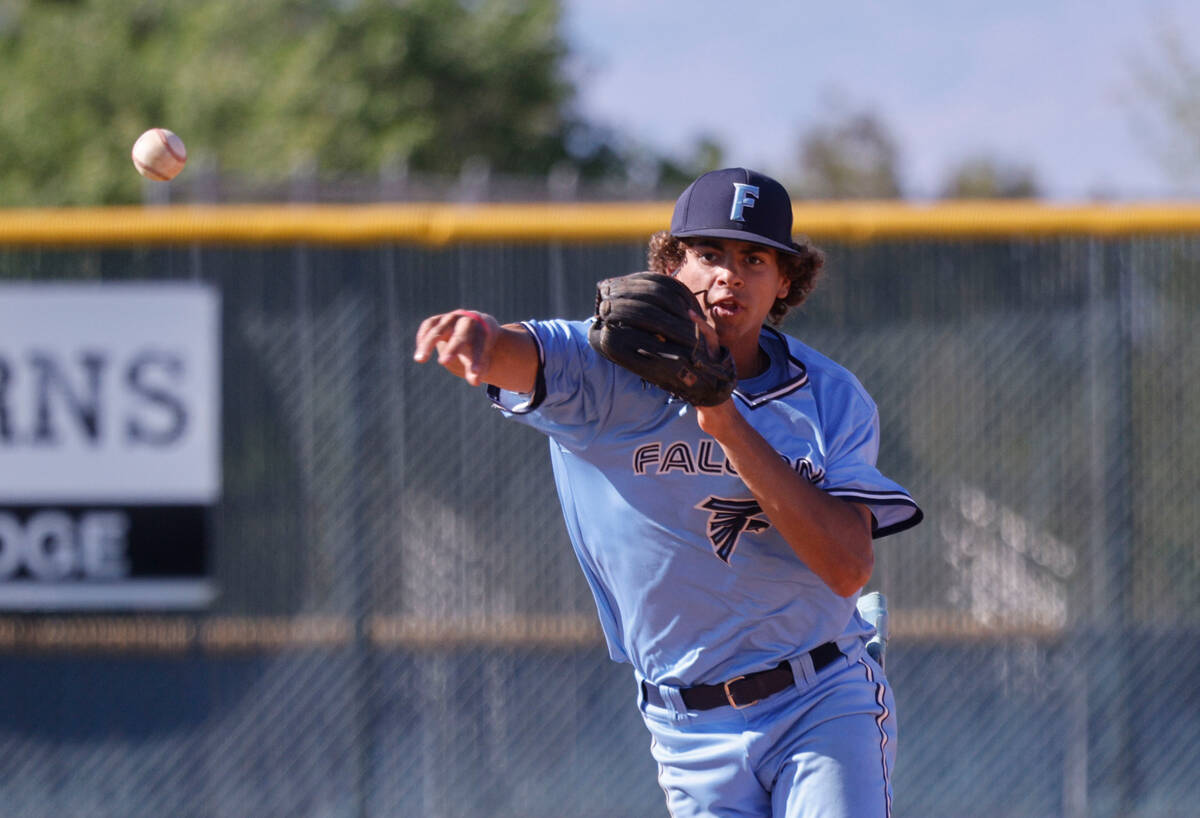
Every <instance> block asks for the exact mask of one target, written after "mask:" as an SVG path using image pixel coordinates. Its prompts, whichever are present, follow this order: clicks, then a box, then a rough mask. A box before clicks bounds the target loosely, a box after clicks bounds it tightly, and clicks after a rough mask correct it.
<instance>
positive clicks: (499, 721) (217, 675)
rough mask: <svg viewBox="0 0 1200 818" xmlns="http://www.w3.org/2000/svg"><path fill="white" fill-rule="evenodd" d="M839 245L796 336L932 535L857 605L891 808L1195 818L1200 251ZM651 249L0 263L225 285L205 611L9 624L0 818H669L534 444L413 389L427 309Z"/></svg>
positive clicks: (386, 248) (1068, 239) (30, 255)
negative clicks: (868, 402)
mask: <svg viewBox="0 0 1200 818" xmlns="http://www.w3.org/2000/svg"><path fill="white" fill-rule="evenodd" d="M820 243H821V244H822V246H823V247H824V248H825V249H826V251H827V254H828V257H829V264H828V274H827V276H826V278H825V279H824V280H823V281H822V283H821V285H820V286H819V288H818V290H817V292H816V293H815V294H814V296H813V297H812V299H811V300H810V302H809V303H808V304H806V305H805V306H804V307H803V308H802V309H801V310H799V311H797V312H796V313H794V314H793V315H792V316H790V317H789V319H788V321H787V323H786V325H785V327H784V329H785V330H786V331H789V332H792V333H794V334H797V335H798V336H800V337H801V338H803V339H804V340H805V341H806V342H808V343H810V344H811V345H813V346H815V347H816V348H818V349H820V350H822V351H823V352H825V353H827V354H829V355H830V356H831V357H833V358H834V359H836V360H839V361H840V362H842V363H844V364H846V365H847V366H848V367H849V368H850V369H851V370H852V371H854V372H855V373H856V374H858V376H859V377H860V379H861V380H862V381H863V383H864V385H865V386H866V387H867V389H868V390H869V391H870V392H871V393H872V395H873V396H874V397H875V399H876V400H877V402H878V404H879V406H880V410H881V420H882V432H883V449H882V453H881V457H880V465H881V467H882V469H883V470H884V471H885V473H887V474H889V475H891V476H893V477H895V478H896V479H897V480H898V481H899V482H900V483H901V484H902V485H904V486H906V487H908V488H909V489H910V490H911V491H912V493H913V495H914V497H916V499H917V500H918V502H919V503H921V505H922V507H923V508H924V509H925V511H926V514H927V519H926V521H925V522H924V523H923V524H922V525H921V526H919V527H917V528H915V529H913V530H911V531H908V532H905V533H902V534H899V535H896V536H894V537H891V538H888V539H886V540H883V541H881V542H880V543H879V545H878V551H877V554H878V558H877V567H876V574H875V577H874V578H873V580H872V582H871V585H870V587H871V588H873V589H878V590H882V591H884V592H885V593H886V594H887V596H888V599H889V603H890V605H889V607H890V610H891V619H892V631H893V637H892V641H891V643H890V647H889V657H888V662H889V668H888V669H889V676H890V677H891V679H892V681H893V684H894V687H895V690H896V700H897V706H898V711H899V723H900V735H901V740H900V746H899V756H898V764H897V769H896V776H895V789H896V797H895V814H896V815H898V816H911V817H912V818H938V817H939V816H945V817H946V818H951V817H952V816H963V815H971V816H975V817H976V818H982V817H983V816H995V817H996V818H1000V817H1001V816H1006V817H1007V816H1012V817H1013V818H1016V817H1017V816H1022V817H1024V816H1028V817H1029V818H1034V817H1035V816H1037V817H1040V816H1067V817H1069V818H1080V817H1081V816H1130V817H1132V816H1137V817H1138V818H1151V817H1153V818H1165V816H1183V815H1190V814H1194V811H1195V807H1194V804H1195V803H1196V801H1197V800H1198V799H1200V785H1198V784H1197V780H1198V779H1200V775H1198V773H1200V762H1198V761H1197V758H1196V754H1195V752H1194V750H1193V749H1192V748H1193V744H1192V739H1193V737H1194V736H1195V735H1196V734H1198V733H1200V693H1198V692H1197V688H1196V685H1195V682H1194V679H1195V677H1196V671H1197V670H1200V549H1197V545H1196V535H1195V532H1196V530H1197V527H1198V525H1197V524H1198V523H1200V520H1198V519H1197V514H1198V513H1197V510H1196V503H1195V500H1194V498H1195V496H1196V495H1197V493H1198V491H1200V466H1197V463H1200V431H1198V430H1197V423H1196V407H1197V406H1198V405H1200V400H1198V399H1200V369H1198V368H1197V366H1196V363H1195V362H1196V361H1197V360H1198V359H1200V340H1197V334H1196V333H1195V327H1196V325H1197V318H1198V317H1200V261H1198V259H1200V236H1198V235H1190V234H1189V235H1154V236H1140V237H1138V236H1126V237H1122V236H1111V237H1105V238H1099V237H1089V236H1081V235H1067V236H1046V237H1040V238H1031V237H1022V236H1021V235H1019V234H1018V235H1014V236H1013V237H1011V238H991V239H986V240H982V239H979V240H962V239H952V238H936V237H935V238H922V239H919V240H918V239H903V238H896V239H887V240H876V241H871V242H861V243H860V242H831V241H824V242H820ZM643 256H644V249H643V244H642V242H640V241H636V240H629V241H616V242H600V243H594V242H588V243H576V242H570V241H560V240H545V241H540V242H534V243H530V242H521V243H505V242H477V243H464V244H451V245H448V246H444V247H440V248H435V247H422V246H414V245H409V244H403V243H389V242H380V243H377V244H371V245H362V246H345V247H331V246H324V245H312V244H305V243H303V242H296V243H291V244H280V245H271V246H257V245H252V244H239V245H229V246H223V245H220V244H209V243H204V244H192V245H189V244H179V245H175V244H170V243H167V244H159V245H150V246H144V247H127V248H120V247H117V248H110V249H103V248H89V247H86V246H84V247H76V248H67V249H64V248H57V249H56V248H54V247H52V246H43V247H10V248H8V249H3V250H0V283H3V282H11V281H22V282H41V281H56V282H63V281H89V282H91V281H100V282H110V281H122V280H137V281H170V280H199V281H204V282H210V283H211V284H212V285H214V286H215V287H216V288H217V289H218V291H219V292H220V295H221V327H222V329H221V357H222V384H221V392H222V407H223V410H222V463H223V467H222V472H223V485H222V495H221V500H220V503H219V504H218V505H217V506H216V508H215V509H214V511H213V519H212V531H213V542H212V549H211V555H210V557H211V571H212V574H213V577H214V580H215V582H216V585H217V587H218V588H219V591H220V594H219V596H218V598H217V600H216V602H215V603H214V604H213V605H212V606H211V609H209V610H207V611H205V612H203V613H198V614H194V615H178V614H176V615H170V614H155V613H143V614H139V615H123V614H109V615H105V614H91V615H66V614H52V613H29V612H18V613H10V614H9V615H6V616H4V617H0V814H2V815H14V816H18V815H19V816H60V815H89V816H109V815H112V816H161V815H174V816H231V815H261V816H300V815H303V816H383V815H387V816H394V815H413V816H417V815H419V816H447V818H451V817H456V816H521V817H522V818H531V817H532V816H568V815H569V816H657V815H665V814H666V809H665V804H664V800H663V797H662V794H661V792H660V791H659V789H658V786H657V782H656V770H655V767H654V764H653V762H652V760H651V758H650V754H649V737H648V735H647V734H646V733H645V729H644V727H643V726H642V725H641V722H640V719H639V717H638V715H637V713H636V709H635V707H634V700H635V695H636V689H635V685H634V682H633V679H632V674H631V673H630V672H629V670H628V668H626V667H624V666H618V665H615V664H613V663H611V662H610V661H609V660H608V659H607V656H606V652H605V650H604V649H603V647H602V643H601V639H600V634H599V629H598V627H597V626H596V625H595V623H594V607H593V603H592V600H591V595H590V593H589V591H588V589H587V587H586V584H585V583H584V581H583V578H582V575H581V573H580V571H579V569H578V566H577V564H576V562H575V558H574V555H573V553H572V551H571V549H570V546H569V544H568V542H567V538H566V533H565V529H564V526H563V524H562V522H561V519H560V516H559V510H558V505H557V500H556V497H555V494H554V488H553V482H552V479H551V475H550V470H549V464H548V458H547V457H546V443H545V441H544V439H543V438H541V437H540V436H539V435H538V434H536V433H534V432H532V431H531V430H528V429H525V428H523V427H520V426H518V425H516V424H510V423H506V422H505V421H504V420H503V419H502V418H501V417H500V416H499V415H498V414H497V413H496V412H494V410H492V409H491V408H490V407H489V405H488V402H487V400H486V399H485V397H484V395H483V394H482V390H473V389H471V388H470V387H468V386H466V385H465V384H464V383H462V382H461V381H457V380H455V379H453V378H451V377H450V376H448V375H447V374H446V373H444V372H442V371H441V370H440V369H439V368H437V367H436V366H431V365H425V366H418V365H416V364H415V363H414V362H413V361H412V338H413V336H414V334H415V331H416V327H417V324H418V322H419V321H420V319H422V318H423V317H424V316H426V315H428V314H430V313H433V312H437V311H442V310H446V309H449V308H453V307H456V306H462V305H468V306H472V307H475V308H478V309H482V310H485V311H488V312H491V313H493V314H495V315H497V316H499V317H501V318H502V319H505V320H517V319H521V318H526V317H542V316H550V315H563V316H571V317H585V316H586V315H587V314H588V313H589V311H590V309H591V304H592V298H593V288H594V282H595V281H596V280H597V279H599V278H602V277H606V276H610V275H613V274H616V273H621V272H631V271H634V270H637V269H641V268H642V267H643V266H644V262H643ZM0 297H3V290H2V289H0ZM3 456H4V455H3V451H2V450H0V468H3ZM1167 659H1170V661H1166V660H1167Z"/></svg>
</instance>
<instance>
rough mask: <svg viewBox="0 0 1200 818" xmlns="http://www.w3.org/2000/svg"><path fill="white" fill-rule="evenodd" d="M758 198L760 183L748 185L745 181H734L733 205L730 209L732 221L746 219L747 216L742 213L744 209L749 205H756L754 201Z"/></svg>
mask: <svg viewBox="0 0 1200 818" xmlns="http://www.w3.org/2000/svg"><path fill="white" fill-rule="evenodd" d="M757 199H758V185H748V184H746V183H745V182H734V183H733V207H732V208H730V210H729V220H730V221H731V222H744V221H746V217H745V216H743V215H742V210H743V209H744V208H747V207H754V202H755V200H757Z"/></svg>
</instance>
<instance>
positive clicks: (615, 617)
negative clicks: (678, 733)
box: [489, 320, 922, 686]
mask: <svg viewBox="0 0 1200 818" xmlns="http://www.w3.org/2000/svg"><path fill="white" fill-rule="evenodd" d="M524 326H525V327H526V329H527V330H528V331H529V332H530V334H531V335H532V336H533V338H534V339H535V340H536V342H537V347H538V354H539V357H540V363H541V365H540V371H539V374H538V382H537V388H536V390H535V392H534V393H532V394H530V395H518V394H514V393H509V392H503V391H500V390H497V389H495V388H494V387H493V388H491V389H489V394H490V396H491V397H492V400H493V401H495V402H496V403H497V404H498V405H499V406H500V407H501V408H502V409H504V410H506V414H507V415H508V416H510V417H513V418H515V419H517V420H519V421H521V422H523V423H526V424H528V425H530V426H532V427H534V428H536V429H538V430H540V431H542V432H544V433H545V434H547V435H548V436H549V438H550V451H551V460H552V464H553V468H554V475H555V482H556V484H557V487H558V495H559V500H560V502H561V504H562V509H563V515H564V518H565V520H566V525H567V531H568V533H569V535H570V538H571V542H572V544H573V546H574V549H575V552H576V554H577V556H578V557H579V562H580V564H581V565H582V567H583V572H584V575H585V576H586V578H587V582H588V584H589V586H590V587H591V590H592V593H593V594H594V596H595V599H596V606H597V610H598V613H599V616H600V622H601V626H602V628H603V631H604V636H605V639H606V640H607V642H608V648H609V653H610V654H611V655H612V657H613V659H615V660H617V661H627V662H630V663H631V664H632V665H633V666H634V668H635V669H636V670H637V672H638V673H639V674H640V675H641V676H642V677H643V678H645V679H647V680H648V681H650V682H651V683H654V684H667V685H680V686H689V685H695V684H701V683H719V682H722V681H724V680H726V679H731V678H733V677H736V676H739V675H742V674H745V673H751V672H754V671H758V670H763V669H765V668H769V667H773V666H775V665H777V664H778V663H779V662H781V661H784V660H786V659H790V658H792V657H795V656H798V655H800V654H803V653H805V652H807V651H809V650H811V649H812V648H814V647H816V646H818V645H820V644H823V643H825V642H829V641H840V642H842V644H843V645H844V644H847V643H848V642H850V641H852V640H854V639H858V638H861V637H864V636H866V635H868V634H869V633H870V632H871V629H870V626H868V625H867V624H866V623H865V622H863V620H862V619H861V618H860V617H859V616H858V614H857V611H856V610H855V597H850V598H843V597H840V596H838V595H837V594H835V593H834V592H833V591H832V590H830V588H829V586H827V585H826V584H825V583H824V582H823V581H822V580H821V579H820V578H819V577H817V575H816V574H814V573H813V572H812V571H810V570H809V569H808V567H807V566H806V565H804V563H803V562H802V561H801V560H800V558H799V557H798V556H797V555H796V554H795V552H794V551H792V549H791V547H790V546H788V544H787V542H786V541H785V540H784V539H783V537H782V536H781V535H780V534H779V532H778V530H777V529H776V528H775V527H774V526H773V525H772V524H771V522H770V520H768V519H767V518H766V516H765V515H764V514H763V513H762V510H761V509H760V507H759V505H758V503H757V501H756V500H755V499H754V496H753V495H752V494H751V493H750V490H749V489H748V488H746V486H745V484H744V483H743V482H742V481H741V479H740V478H739V477H738V476H737V474H736V473H735V472H734V470H733V469H732V467H731V466H730V464H729V463H727V462H726V459H725V456H724V452H723V450H722V449H721V447H720V445H718V444H717V442H716V441H715V440H714V439H713V438H712V437H710V436H709V435H706V434H705V433H703V432H702V431H701V430H700V428H699V426H698V425H697V422H696V413H695V409H694V408H693V407H692V406H690V405H689V404H687V403H685V402H683V401H680V400H678V399H675V398H673V397H671V396H670V395H669V394H668V393H666V392H665V391H663V390H661V389H659V388H657V387H655V386H651V385H649V384H647V383H645V382H644V381H642V380H641V379H640V378H638V377H637V376H636V375H634V374H632V373H631V372H629V371H627V370H625V369H623V368H621V367H618V366H616V365H614V364H612V363H611V362H609V361H608V360H606V359H604V358H603V357H601V356H600V355H598V354H597V353H596V352H595V351H594V350H593V349H592V348H591V346H590V345H589V344H588V341H587V330H588V326H589V324H588V322H584V321H564V320H551V321H529V322H526V323H525V324H524ZM760 343H761V345H762V347H763V348H764V349H765V350H766V351H767V353H768V355H769V356H770V360H771V363H770V366H769V367H768V369H767V370H766V371H765V372H764V373H762V374H761V375H759V376H757V377H754V378H750V379H747V380H742V381H740V382H739V383H738V388H737V390H736V391H735V393H734V398H733V400H735V401H736V405H737V407H738V410H739V411H740V412H741V413H742V414H743V416H744V417H746V419H747V420H748V421H749V422H750V424H751V425H752V426H753V427H754V428H755V429H757V430H758V432H759V433H760V434H762V436H763V437H764V438H766V440H767V441H768V442H769V443H770V444H771V445H772V447H774V449H775V450H776V451H777V452H779V454H780V456H781V457H783V458H784V459H785V460H786V461H787V462H788V463H789V464H790V465H791V466H792V468H794V469H795V470H796V471H797V472H798V473H800V474H801V475H803V476H804V477H805V478H807V479H808V480H810V481H812V482H813V483H814V484H815V485H817V486H818V487H820V488H822V489H824V490H825V491H826V492H828V493H829V494H831V495H834V496H837V497H842V498H845V499H847V500H851V501H854V502H859V503H864V504H866V505H867V506H868V507H869V508H870V509H871V513H872V514H873V515H874V524H873V526H874V531H873V533H874V536H875V537H876V538H878V537H882V536H884V535H886V534H890V533H894V532H897V531H901V530H904V529H906V528H909V527H911V526H913V525H916V524H917V523H918V522H920V520H921V517H922V513H921V510H920V509H919V508H918V507H917V504H916V503H915V502H914V501H913V499H912V497H911V496H910V495H909V493H908V492H907V491H905V490H904V489H903V488H902V487H901V486H899V485H898V484H896V483H895V482H893V481H892V480H890V479H888V478H886V477H884V476H883V475H882V474H880V472H879V470H878V469H877V468H876V466H875V462H876V455H877V453H878V447H879V444H878V435H879V431H878V429H879V418H878V413H877V410H876V408H875V404H874V402H873V401H872V400H871V398H870V396H869V395H868V394H867V393H866V391H865V390H864V389H863V387H862V386H861V384H859V382H858V380H857V379H856V378H855V377H854V376H853V375H852V374H851V373H850V372H849V371H847V370H846V369H845V368H843V367H841V366H839V365H838V364H836V363H834V362H833V361H831V360H830V359H829V358H827V357H825V356H823V355H821V354H820V353H818V352H816V351H815V350H813V349H811V348H809V347H807V346H806V345H804V344H802V343H801V342H799V341H797V340H796V339H794V338H791V337H789V336H785V335H783V334H781V333H779V332H777V331H775V330H773V329H770V328H768V327H764V328H763V330H762V334H761V337H760Z"/></svg>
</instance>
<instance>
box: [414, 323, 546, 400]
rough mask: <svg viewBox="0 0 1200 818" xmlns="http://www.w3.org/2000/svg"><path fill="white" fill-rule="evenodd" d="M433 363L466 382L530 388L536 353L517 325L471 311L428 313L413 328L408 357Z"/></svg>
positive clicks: (519, 389)
mask: <svg viewBox="0 0 1200 818" xmlns="http://www.w3.org/2000/svg"><path fill="white" fill-rule="evenodd" d="M435 352H436V353H437V362H438V363H439V364H441V365H442V366H443V367H445V368H446V369H447V370H449V371H450V372H451V373H453V374H454V375H457V376H458V377H460V378H462V379H463V380H465V381H466V382H467V383H469V384H471V385H472V386H478V385H480V384H482V383H490V384H492V385H493V386H498V387H500V388H501V389H504V390H507V391H509V392H523V393H528V392H531V391H533V388H534V384H535V383H536V380H537V368H538V353H537V345H536V344H535V343H534V340H533V338H531V337H530V336H529V333H528V332H526V331H525V328H524V327H522V326H521V325H520V324H505V325H503V326H501V325H500V323H499V322H497V321H496V319H495V318H493V317H492V316H490V315H488V314H486V313H481V312H475V311H474V310H453V311H452V312H445V313H440V314H438V315H431V316H430V317H429V318H426V319H425V320H424V321H422V322H421V326H420V328H418V330H417V339H416V350H415V351H414V352H413V360H414V361H416V362H418V363H425V362H426V361H428V360H429V359H430V358H431V357H432V356H433V355H434V353H435Z"/></svg>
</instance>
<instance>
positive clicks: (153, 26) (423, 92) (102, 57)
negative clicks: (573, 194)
mask: <svg viewBox="0 0 1200 818" xmlns="http://www.w3.org/2000/svg"><path fill="white" fill-rule="evenodd" d="M565 53H566V52H565V46H564V44H563V41H562V39H561V37H560V34H559V4H558V1H557V0H254V2H243V1H242V0H204V2H183V0H57V1H56V2H48V1H47V0H41V2H38V1H37V0H0V77H2V78H3V79H2V81H0V205H46V204H99V203H119V202H133V201H138V200H139V199H140V197H141V190H142V187H141V180H140V177H138V176H137V175H136V173H135V172H134V171H133V169H132V165H131V163H130V160H129V149H130V147H131V146H132V144H133V141H134V140H135V139H136V138H137V136H138V134H139V133H141V132H142V131H143V130H145V129H146V128H149V127H154V126H161V127H166V128H170V129H171V130H174V131H175V132H176V133H178V134H179V135H180V136H181V137H182V138H183V139H184V141H185V142H186V143H187V145H188V148H189V152H190V159H191V160H192V161H193V162H196V161H199V162H207V163H212V164H215V165H216V166H217V167H218V168H219V170H220V172H221V173H222V174H235V175H239V176H242V177H244V178H248V179H252V180H260V181H269V180H280V179H283V178H287V177H288V176H289V175H290V174H292V173H293V172H294V171H295V170H296V169H297V168H298V167H305V166H315V167H316V168H318V169H320V171H321V172H322V173H331V174H369V175H374V174H377V173H378V172H379V169H380V168H381V167H389V166H397V165H402V166H405V167H407V168H409V169H412V170H415V171H431V172H457V171H458V169H459V168H460V167H461V166H462V164H463V162H464V161H466V160H467V159H470V158H475V157H482V158H483V159H484V160H486V161H487V163H488V165H489V166H490V167H491V168H492V169H494V170H496V171H499V172H506V173H530V174H532V173H537V174H541V173H546V172H547V171H548V170H549V169H550V168H552V167H554V166H555V165H556V164H559V163H562V162H569V163H571V164H572V165H573V166H574V167H575V168H576V169H577V171H578V172H579V173H580V175H581V176H582V177H584V178H596V177H601V176H604V175H611V174H616V173H620V172H621V160H620V157H619V156H618V154H617V151H616V150H615V149H614V148H613V147H612V142H611V139H609V138H608V136H607V135H606V134H604V133H600V132H596V131H595V129H593V128H591V126H589V125H588V124H587V123H585V122H583V121H581V120H579V119H578V118H577V117H575V116H573V114H572V105H573V101H574V89H573V88H572V87H571V85H570V84H569V83H568V82H566V81H565V80H564V79H563V77H564V73H563V71H562V70H561V68H562V62H563V60H564V57H565Z"/></svg>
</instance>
